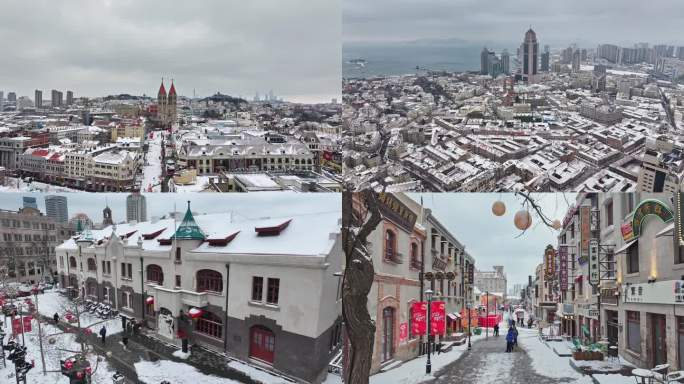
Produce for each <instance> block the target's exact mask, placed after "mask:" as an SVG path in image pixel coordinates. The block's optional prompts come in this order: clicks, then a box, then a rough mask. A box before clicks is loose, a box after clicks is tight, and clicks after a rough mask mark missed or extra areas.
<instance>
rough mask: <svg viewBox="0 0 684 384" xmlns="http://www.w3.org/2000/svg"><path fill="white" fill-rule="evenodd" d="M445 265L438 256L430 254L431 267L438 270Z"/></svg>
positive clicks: (444, 267)
mask: <svg viewBox="0 0 684 384" xmlns="http://www.w3.org/2000/svg"><path fill="white" fill-rule="evenodd" d="M446 267H447V262H446V261H445V260H442V259H441V258H440V257H438V256H436V255H435V256H432V269H436V270H439V271H443V270H445V269H446Z"/></svg>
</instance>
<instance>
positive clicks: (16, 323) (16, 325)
mask: <svg viewBox="0 0 684 384" xmlns="http://www.w3.org/2000/svg"><path fill="white" fill-rule="evenodd" d="M12 333H13V334H15V335H19V334H21V318H19V317H15V318H14V319H12Z"/></svg>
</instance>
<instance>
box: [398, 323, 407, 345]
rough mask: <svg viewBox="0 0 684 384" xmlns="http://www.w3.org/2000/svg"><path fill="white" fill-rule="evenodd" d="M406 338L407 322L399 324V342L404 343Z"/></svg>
mask: <svg viewBox="0 0 684 384" xmlns="http://www.w3.org/2000/svg"><path fill="white" fill-rule="evenodd" d="M406 339H408V324H406V323H401V324H399V342H400V343H404V342H406Z"/></svg>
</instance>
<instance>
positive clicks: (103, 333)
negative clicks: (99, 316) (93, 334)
mask: <svg viewBox="0 0 684 384" xmlns="http://www.w3.org/2000/svg"><path fill="white" fill-rule="evenodd" d="M100 337H102V345H105V337H107V328H105V326H104V325H103V326H102V328H100Z"/></svg>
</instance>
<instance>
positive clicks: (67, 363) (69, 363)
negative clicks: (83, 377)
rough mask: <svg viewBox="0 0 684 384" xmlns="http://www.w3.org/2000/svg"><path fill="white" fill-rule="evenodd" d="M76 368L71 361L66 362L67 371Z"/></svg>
mask: <svg viewBox="0 0 684 384" xmlns="http://www.w3.org/2000/svg"><path fill="white" fill-rule="evenodd" d="M73 367H74V362H73V361H71V360H67V361H65V362H64V368H66V369H71V368H73Z"/></svg>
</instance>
